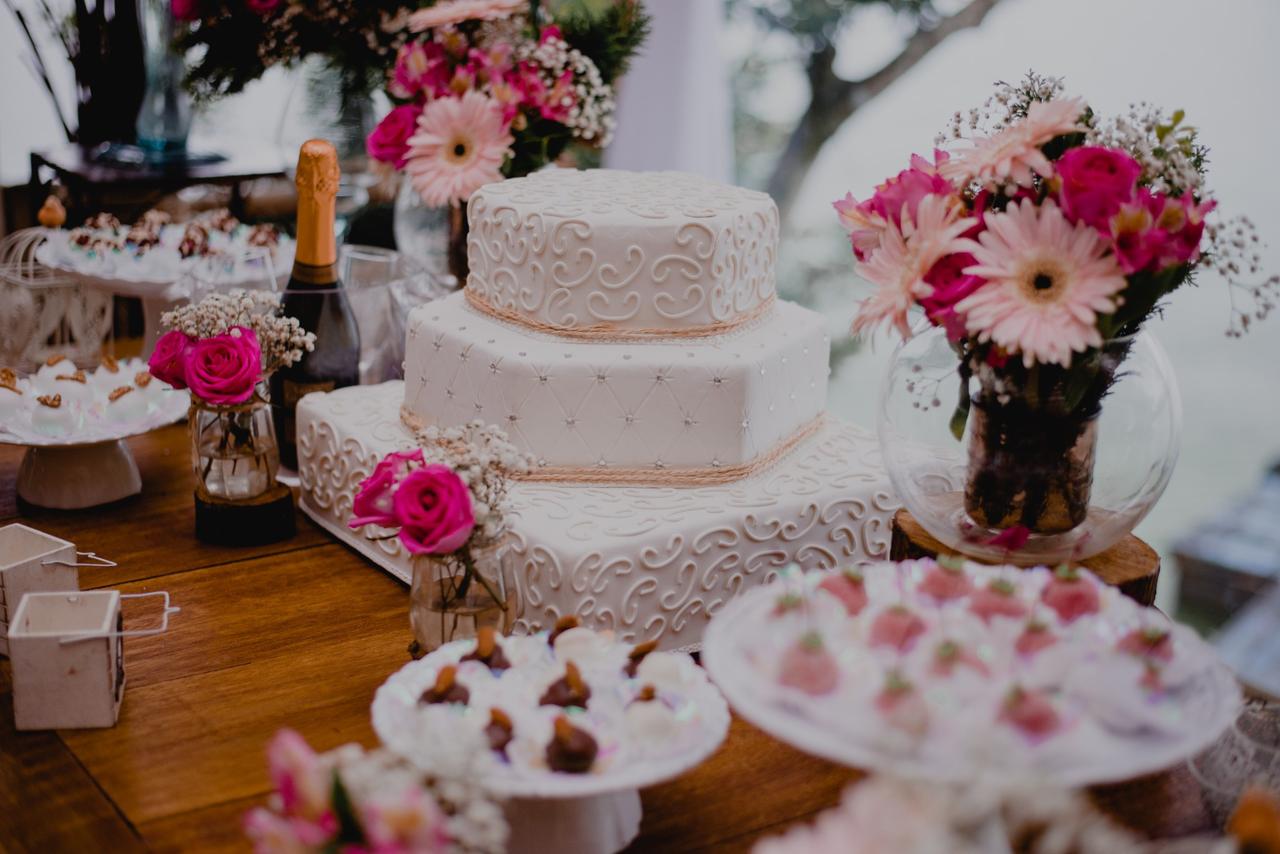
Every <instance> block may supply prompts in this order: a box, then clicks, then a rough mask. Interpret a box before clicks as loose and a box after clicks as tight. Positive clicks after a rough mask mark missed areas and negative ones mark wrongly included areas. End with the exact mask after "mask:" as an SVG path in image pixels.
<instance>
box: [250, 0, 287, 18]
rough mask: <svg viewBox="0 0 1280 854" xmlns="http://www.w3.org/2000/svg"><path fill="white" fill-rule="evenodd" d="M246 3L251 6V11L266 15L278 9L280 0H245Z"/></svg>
mask: <svg viewBox="0 0 1280 854" xmlns="http://www.w3.org/2000/svg"><path fill="white" fill-rule="evenodd" d="M244 5H246V6H248V7H249V11H251V12H257V13H258V14H259V15H264V16H265V15H270V14H271V13H272V12H274V11H275V10H276V7H277V6H279V5H280V0H244Z"/></svg>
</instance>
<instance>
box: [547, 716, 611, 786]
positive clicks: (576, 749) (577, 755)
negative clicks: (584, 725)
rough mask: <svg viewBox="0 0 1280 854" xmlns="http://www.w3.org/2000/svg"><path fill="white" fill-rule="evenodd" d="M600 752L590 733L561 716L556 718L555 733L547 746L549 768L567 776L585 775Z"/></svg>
mask: <svg viewBox="0 0 1280 854" xmlns="http://www.w3.org/2000/svg"><path fill="white" fill-rule="evenodd" d="M599 750H600V747H599V745H597V744H596V740H595V739H594V738H592V737H591V734H590V733H589V732H586V731H585V730H581V729H578V728H577V727H575V726H574V725H573V724H571V723H569V719H568V718H566V717H564V716H563V715H561V716H560V717H558V718H556V723H555V733H554V734H553V735H552V736H551V741H550V743H548V744H547V767H549V768H550V769H551V770H552V771H562V772H564V773H566V774H585V773H587V772H588V771H590V770H591V765H592V764H593V763H594V762H595V761H596V753H598V752H599Z"/></svg>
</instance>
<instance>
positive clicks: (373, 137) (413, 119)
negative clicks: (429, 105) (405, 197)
mask: <svg viewBox="0 0 1280 854" xmlns="http://www.w3.org/2000/svg"><path fill="white" fill-rule="evenodd" d="M421 114H422V108H421V107H419V106H418V105H417V104H401V105H400V106H399V107H396V108H395V109H393V110H392V111H391V112H389V113H387V114H386V116H384V117H383V119H382V121H380V122H378V126H377V127H376V128H374V129H373V132H372V133H370V134H369V139H368V140H366V143H365V145H366V147H367V148H368V149H369V156H370V157H372V158H373V159H374V160H381V161H382V162H383V163H390V164H391V165H392V166H394V167H396V168H397V169H403V168H404V161H405V156H406V155H407V154H408V153H409V137H411V136H413V135H414V133H416V132H417V130H418V116H419V115H421Z"/></svg>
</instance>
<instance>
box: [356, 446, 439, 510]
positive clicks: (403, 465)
mask: <svg viewBox="0 0 1280 854" xmlns="http://www.w3.org/2000/svg"><path fill="white" fill-rule="evenodd" d="M422 461H423V460H422V449H421V448H415V449H414V450H412V451H392V452H391V453H389V454H387V455H386V456H385V457H383V458H382V459H381V460H379V461H378V464H377V465H376V466H375V467H374V469H373V472H372V473H370V475H369V476H368V477H366V478H365V479H364V480H363V481H361V482H360V488H359V489H358V490H356V497H355V498H354V499H353V500H352V502H351V521H350V522H348V523H347V526H348V527H351V528H362V527H364V526H365V525H381V526H382V527H384V528H389V527H392V526H394V525H397V524H399V523H398V522H397V520H396V514H395V505H394V499H393V496H394V495H395V490H396V486H398V485H399V483H400V481H402V480H404V479H405V477H407V476H408V474H409V472H410V471H412V470H413V464H414V463H418V464H419V465H421V464H422Z"/></svg>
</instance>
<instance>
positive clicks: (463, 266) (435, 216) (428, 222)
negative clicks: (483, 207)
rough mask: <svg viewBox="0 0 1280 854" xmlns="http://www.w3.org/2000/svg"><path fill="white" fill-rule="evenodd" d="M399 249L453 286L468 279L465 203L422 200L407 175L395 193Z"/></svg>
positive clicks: (396, 233)
mask: <svg viewBox="0 0 1280 854" xmlns="http://www.w3.org/2000/svg"><path fill="white" fill-rule="evenodd" d="M393 229H394V231H395V238H396V249H398V250H399V251H400V252H401V253H402V254H404V255H406V256H408V257H409V258H411V259H412V260H414V261H416V262H418V263H419V264H421V265H422V266H423V268H424V269H426V271H427V273H429V274H430V275H431V276H432V277H433V278H436V279H440V280H445V281H446V282H447V283H448V284H449V286H450V288H451V289H457V288H459V287H461V286H463V285H465V284H466V282H467V272H468V265H467V211H466V205H465V204H464V205H445V206H444V207H433V206H431V205H428V204H426V203H425V202H424V201H422V197H421V196H420V195H418V192H417V190H415V189H413V184H412V183H410V181H409V178H408V176H405V177H404V178H403V179H402V180H401V182H400V189H399V191H397V193H396V204H395V215H394V219H393Z"/></svg>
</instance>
